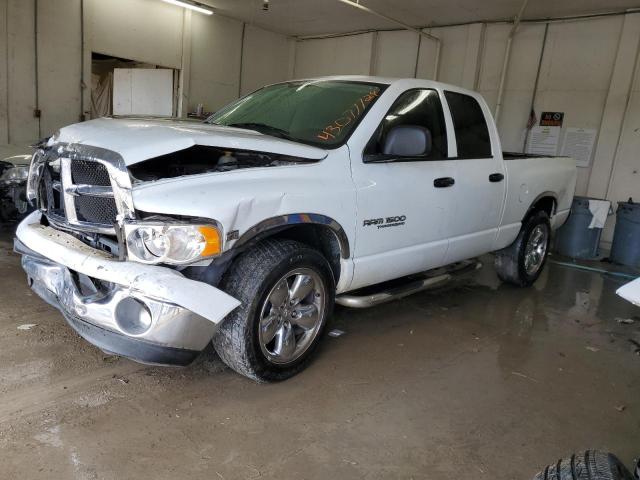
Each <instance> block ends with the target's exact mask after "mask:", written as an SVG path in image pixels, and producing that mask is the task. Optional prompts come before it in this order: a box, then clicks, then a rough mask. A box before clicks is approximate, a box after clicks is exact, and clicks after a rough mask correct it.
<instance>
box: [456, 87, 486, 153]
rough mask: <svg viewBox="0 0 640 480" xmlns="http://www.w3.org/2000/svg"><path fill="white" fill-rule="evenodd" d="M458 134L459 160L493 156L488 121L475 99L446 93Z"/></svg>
mask: <svg viewBox="0 0 640 480" xmlns="http://www.w3.org/2000/svg"><path fill="white" fill-rule="evenodd" d="M444 96H445V97H446V98H447V103H448V104H449V109H450V110H451V116H452V117H453V127H454V129H455V132H456V144H457V145H458V157H459V158H486V157H490V156H491V140H490V138H489V129H488V128H487V121H486V119H485V118H484V114H483V113H482V109H481V108H480V105H479V104H478V102H477V101H476V99H475V98H473V97H471V96H469V95H463V94H461V93H454V92H444Z"/></svg>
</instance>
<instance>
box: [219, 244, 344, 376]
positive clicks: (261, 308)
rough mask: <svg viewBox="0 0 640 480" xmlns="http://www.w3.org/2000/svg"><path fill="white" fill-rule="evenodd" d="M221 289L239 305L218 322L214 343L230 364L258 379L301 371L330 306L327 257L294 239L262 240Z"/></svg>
mask: <svg viewBox="0 0 640 480" xmlns="http://www.w3.org/2000/svg"><path fill="white" fill-rule="evenodd" d="M221 288H222V289H223V290H224V291H225V292H227V293H228V294H229V295H231V296H233V297H235V298H237V299H238V300H240V301H241V302H242V305H241V306H240V307H238V308H237V309H236V310H234V311H233V312H232V313H231V314H230V315H229V316H228V317H227V318H226V319H225V320H224V321H223V323H222V325H221V326H220V328H219V329H218V331H217V332H216V334H215V336H214V338H213V346H214V348H215V350H216V352H217V353H218V355H219V356H220V358H221V359H222V361H224V362H225V363H226V364H227V365H228V366H229V367H231V368H232V369H233V370H235V371H236V372H238V373H240V374H242V375H245V376H247V377H249V378H252V379H254V380H256V381H258V382H270V381H278V380H285V379H287V378H289V377H291V376H293V375H295V374H296V373H298V372H299V371H301V370H302V369H304V368H305V367H306V366H307V364H308V363H309V360H310V359H311V356H312V354H313V352H314V351H315V349H316V347H317V345H318V343H319V342H320V339H321V336H322V331H323V330H324V327H325V325H326V322H327V318H328V317H329V315H330V313H331V310H332V308H333V298H334V295H335V292H334V290H335V284H334V279H333V274H332V272H331V268H330V267H329V264H328V262H327V260H326V259H325V258H324V257H323V256H322V255H321V254H320V253H319V252H318V251H316V250H314V249H312V248H309V247H307V246H306V245H304V244H301V243H299V242H295V241H292V240H266V241H263V242H261V243H259V244H258V245H256V246H255V247H254V248H252V249H251V250H249V251H247V252H245V253H244V254H242V255H241V256H240V257H238V259H237V260H236V261H235V262H234V263H233V265H232V266H231V267H230V269H229V272H228V273H227V274H226V275H225V278H224V279H223V282H222V284H221Z"/></svg>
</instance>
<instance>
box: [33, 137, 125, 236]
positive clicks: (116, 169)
mask: <svg viewBox="0 0 640 480" xmlns="http://www.w3.org/2000/svg"><path fill="white" fill-rule="evenodd" d="M34 158H35V157H34ZM37 161H38V162H39V163H40V164H41V167H42V168H39V169H34V168H32V170H33V171H38V175H39V180H38V191H37V193H38V197H39V205H40V208H41V210H42V211H43V212H44V213H45V214H46V215H47V216H48V217H49V219H50V220H51V221H53V222H54V223H56V224H64V225H61V226H63V227H65V228H70V229H73V230H78V231H86V232H98V233H106V234H114V233H115V226H114V225H115V223H116V221H117V218H118V216H121V217H122V218H127V219H131V218H133V217H134V215H133V206H132V202H131V181H130V179H129V174H128V171H127V169H126V167H125V164H124V161H123V160H122V158H121V157H120V156H119V155H118V154H117V153H115V152H112V151H110V150H105V149H102V148H97V147H90V146H86V145H57V146H55V147H52V148H48V149H46V150H43V151H42V154H41V157H39V158H38V159H37ZM53 162H55V164H56V168H55V169H54V168H53V165H52V163H53ZM58 164H59V165H58Z"/></svg>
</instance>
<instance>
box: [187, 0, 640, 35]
mask: <svg viewBox="0 0 640 480" xmlns="http://www.w3.org/2000/svg"><path fill="white" fill-rule="evenodd" d="M200 1H201V2H202V3H207V4H209V5H211V6H213V7H215V8H216V9H217V10H218V11H219V12H220V13H221V14H224V15H228V16H230V17H234V18H238V19H240V20H244V21H246V22H251V23H253V24H255V25H257V26H260V27H263V28H265V29H268V30H272V31H276V32H280V33H285V34H288V35H296V36H305V35H320V34H330V33H344V32H352V31H357V30H367V29H385V28H394V27H395V25H394V24H390V23H389V22H387V21H386V20H384V19H380V18H378V17H375V16H373V15H370V14H368V13H366V12H363V11H360V10H358V9H355V8H352V7H349V6H348V5H344V4H343V3H341V2H339V1H337V0H270V8H269V11H267V12H265V11H263V10H262V0H200ZM360 2H361V3H362V4H363V5H366V6H368V7H370V8H373V9H375V10H377V11H379V12H381V13H384V14H386V15H388V16H391V17H394V18H396V19H398V20H401V21H403V22H405V23H408V24H411V25H413V26H430V25H447V24H452V23H464V22H473V21H479V20H504V19H507V18H513V17H514V16H515V15H516V13H517V12H518V10H519V9H520V5H521V2H522V0H360ZM639 7H640V1H637V0H636V1H632V0H531V1H530V2H529V5H528V6H527V9H526V11H525V15H524V18H525V19H532V18H542V17H545V18H547V17H562V16H569V15H583V14H592V13H604V12H611V11H620V10H624V9H628V8H639Z"/></svg>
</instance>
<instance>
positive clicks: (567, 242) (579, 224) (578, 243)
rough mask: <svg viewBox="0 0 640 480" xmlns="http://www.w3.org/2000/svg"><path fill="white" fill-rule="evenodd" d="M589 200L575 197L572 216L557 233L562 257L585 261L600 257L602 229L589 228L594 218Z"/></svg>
mask: <svg viewBox="0 0 640 480" xmlns="http://www.w3.org/2000/svg"><path fill="white" fill-rule="evenodd" d="M589 200H591V199H590V198H589V197H573V203H571V215H569V218H568V219H567V221H566V222H565V224H564V225H563V226H562V227H560V228H559V229H558V231H557V233H556V240H555V247H556V251H557V252H558V253H560V254H561V255H564V256H566V257H571V258H583V259H592V258H595V257H597V256H598V244H599V243H600V235H601V234H602V229H601V228H589V225H590V224H591V219H592V218H593V215H592V214H591V211H590V210H589ZM593 200H597V199H595V198H594V199H593Z"/></svg>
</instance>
